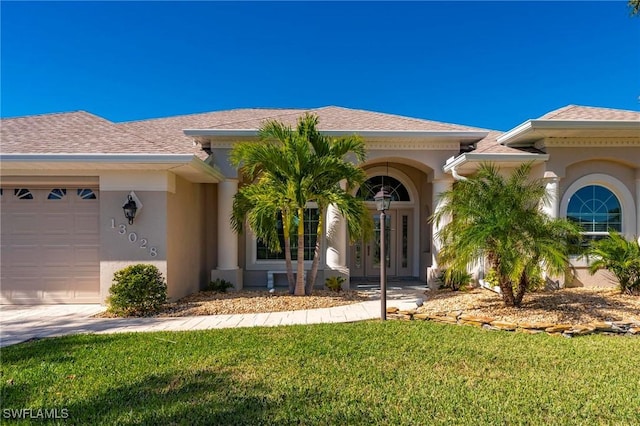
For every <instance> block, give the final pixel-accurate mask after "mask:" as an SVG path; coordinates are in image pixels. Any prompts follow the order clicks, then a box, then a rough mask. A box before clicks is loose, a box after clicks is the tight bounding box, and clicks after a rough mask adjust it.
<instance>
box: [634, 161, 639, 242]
mask: <svg viewBox="0 0 640 426" xmlns="http://www.w3.org/2000/svg"><path fill="white" fill-rule="evenodd" d="M635 235H636V236H637V237H638V241H639V242H640V169H636V233H635Z"/></svg>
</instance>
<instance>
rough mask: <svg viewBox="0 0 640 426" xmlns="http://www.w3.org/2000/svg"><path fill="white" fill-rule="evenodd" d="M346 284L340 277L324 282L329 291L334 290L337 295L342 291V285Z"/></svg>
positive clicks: (330, 278)
mask: <svg viewBox="0 0 640 426" xmlns="http://www.w3.org/2000/svg"><path fill="white" fill-rule="evenodd" d="M343 282H344V278H343V277H340V276H333V277H329V278H327V279H325V280H324V285H325V286H327V288H328V289H329V290H333V291H335V292H337V293H339V292H340V291H342V283H343Z"/></svg>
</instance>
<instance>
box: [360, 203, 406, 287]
mask: <svg viewBox="0 0 640 426" xmlns="http://www.w3.org/2000/svg"><path fill="white" fill-rule="evenodd" d="M412 215H413V210H409V209H407V210H404V209H402V210H401V209H391V210H389V211H388V212H387V214H386V220H385V221H386V222H387V226H386V233H385V257H386V261H387V275H388V276H403V277H404V276H411V275H412V270H411V268H412V262H413V238H414V237H413V234H412V233H413V231H414V229H413V227H412V224H413V221H412V217H413V216H412ZM371 216H372V218H373V222H374V225H375V228H374V229H375V233H374V237H373V238H372V239H371V240H370V241H358V242H356V243H355V244H353V245H352V246H351V258H350V262H349V268H350V271H351V276H352V277H370V278H371V277H379V276H380V265H381V263H382V258H381V254H382V250H381V247H380V212H378V211H371Z"/></svg>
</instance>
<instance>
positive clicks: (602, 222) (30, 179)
mask: <svg viewBox="0 0 640 426" xmlns="http://www.w3.org/2000/svg"><path fill="white" fill-rule="evenodd" d="M306 111H309V112H312V113H315V114H317V115H318V116H319V118H320V129H321V130H322V131H324V132H326V133H327V134H329V135H336V136H338V135H345V134H353V133H357V134H359V135H361V136H362V137H363V138H364V140H365V141H366V145H367V150H368V158H367V161H366V163H364V164H363V165H362V167H363V169H364V170H365V171H366V173H367V176H368V178H369V181H368V184H367V185H366V186H363V188H365V187H366V188H367V189H366V190H364V189H362V190H359V191H360V194H361V195H362V196H365V197H367V199H371V198H372V195H373V194H374V193H375V191H376V190H377V188H379V187H380V185H381V184H382V182H383V179H384V184H385V186H389V187H391V188H392V191H393V197H394V201H393V204H392V207H391V211H390V212H389V215H388V218H389V219H388V224H389V225H390V226H389V228H390V238H389V241H390V253H391V254H392V255H391V256H390V258H389V260H388V268H389V269H388V274H389V275H390V276H396V277H414V278H416V279H420V280H427V279H430V278H431V276H432V275H433V271H434V270H435V269H436V268H437V265H436V262H435V255H436V253H437V251H438V246H437V244H436V243H435V242H434V240H433V234H434V232H436V231H437V230H436V229H433V225H432V224H431V223H429V221H428V218H429V216H430V215H431V213H432V212H433V211H434V210H435V209H437V208H438V202H439V194H440V193H441V192H442V191H444V190H446V189H447V188H449V187H450V186H451V185H452V184H453V182H454V181H455V179H456V178H459V176H463V175H470V174H473V173H474V171H475V170H476V168H477V167H478V165H479V164H480V163H482V162H487V161H488V162H493V163H495V164H497V165H499V167H500V168H502V169H503V170H505V172H508V171H509V169H512V168H513V167H515V166H517V165H519V164H521V163H523V162H533V164H534V168H533V171H532V174H534V175H535V176H538V177H545V178H547V179H548V184H547V189H548V191H549V193H550V194H551V195H552V196H553V203H552V204H551V205H550V206H548V207H547V208H546V211H547V213H548V214H549V215H550V216H554V217H571V218H573V219H574V220H577V221H579V222H580V223H582V224H583V227H584V229H585V233H586V234H587V235H589V236H591V237H593V238H597V237H598V236H600V235H603V233H605V232H606V230H607V229H615V230H618V231H620V232H622V233H623V234H624V235H625V236H627V237H628V238H633V237H634V236H636V235H638V234H640V113H638V112H634V111H622V110H614V109H606V108H593V107H583V106H574V105H570V106H567V107H564V108H561V109H558V110H556V111H552V112H550V113H548V114H546V115H544V116H542V117H540V118H538V119H532V120H528V121H526V122H524V123H522V124H521V125H519V126H517V127H515V128H513V129H512V130H509V131H507V132H504V133H503V132H499V131H493V130H487V129H480V128H474V127H468V126H462V125H457V124H447V123H441V122H435V121H428V120H422V119H416V118H410V117H402V116H397V115H390V114H382V113H377V112H370V111H362V110H355V109H347V108H341V107H334V106H329V107H323V108H316V109H309V110H302V109H238V110H230V111H219V112H210V113H203V114H193V115H182V116H175V117H166V118H159V119H151V120H142V121H134V122H124V123H114V122H111V121H108V120H106V119H103V118H101V117H98V116H95V115H93V114H90V113H88V112H83V111H78V112H69V113H59V114H46V115H37V116H26V117H18V118H7V119H3V120H2V121H1V135H0V136H1V139H0V184H1V189H0V211H1V221H0V231H1V235H0V242H1V245H2V248H1V253H0V256H1V257H0V262H1V263H0V271H1V277H0V279H1V283H0V286H1V298H0V302H1V303H5V304H7V303H11V304H14V303H15V304H18V303H93V302H102V301H104V299H105V297H106V296H107V295H108V289H109V286H110V285H111V281H112V277H113V273H114V272H115V271H116V270H118V269H120V268H122V267H124V266H126V265H128V264H133V263H140V262H144V263H153V264H155V265H157V266H158V267H159V269H160V270H161V271H162V272H163V274H164V275H165V277H166V278H167V283H168V291H169V297H170V298H171V299H177V298H179V297H182V296H185V295H187V294H190V293H193V292H195V291H197V290H198V289H199V288H201V286H203V285H204V284H206V283H207V282H208V281H209V280H210V279H215V278H224V279H226V280H229V281H231V282H232V283H233V284H234V285H235V287H236V288H242V287H263V286H265V285H266V283H267V279H268V277H269V276H271V277H273V279H274V280H275V281H276V285H278V284H283V283H284V276H282V275H280V274H277V271H283V270H284V260H282V258H281V257H282V256H279V255H277V254H274V253H270V252H269V251H268V250H266V248H265V247H263V246H262V245H261V243H260V241H257V240H256V238H255V237H254V236H253V235H252V234H251V233H250V232H246V233H244V234H242V235H237V234H235V233H234V232H233V230H232V229H231V227H230V223H229V216H230V213H231V206H232V200H233V195H234V194H235V193H236V191H237V189H238V186H239V185H242V182H241V177H240V176H238V171H237V170H236V169H235V168H233V167H231V166H230V164H229V162H228V155H229V151H230V150H231V148H232V147H233V145H234V144H235V143H237V142H238V141H249V140H255V139H256V133H257V132H256V130H257V129H258V128H259V126H260V125H261V123H262V122H263V121H264V120H265V119H277V120H279V121H283V122H285V123H290V124H292V125H295V122H296V120H297V118H298V117H299V116H301V115H302V114H304V112H306ZM129 197H131V200H133V201H135V202H136V206H137V211H136V216H135V218H134V219H133V221H131V223H130V221H129V220H128V219H127V218H125V216H124V214H123V205H124V204H125V203H126V202H127V201H128V200H129ZM371 210H372V215H374V217H376V216H377V212H375V209H374V208H373V203H372V204H371ZM316 219H317V217H315V216H314V210H310V211H309V215H308V217H307V218H305V220H307V221H308V222H309V223H312V222H313V221H314V220H316ZM326 219H327V220H326V221H325V223H326V229H325V230H324V239H325V241H324V244H323V247H324V248H325V250H324V253H323V256H322V259H321V266H320V271H319V274H318V282H317V283H316V284H317V285H321V284H322V283H324V279H325V277H327V276H331V275H336V274H339V275H343V276H348V277H375V276H377V275H378V273H379V266H380V256H379V251H378V250H377V246H376V242H375V241H360V242H357V243H355V244H353V245H350V244H349V243H348V236H347V234H346V226H345V224H344V221H343V220H342V219H341V217H340V216H339V215H338V214H336V212H335V211H332V210H331V209H330V210H329V211H328V212H327V218H326ZM309 229H312V227H309ZM308 240H309V242H310V244H311V237H310V238H309V239H308ZM308 252H309V254H311V250H308ZM309 263H310V260H309ZM576 266H578V276H577V281H576V284H578V285H590V284H592V281H593V280H594V279H597V277H596V278H592V277H589V276H588V274H586V271H585V270H584V266H585V265H583V264H580V263H579V262H576ZM274 272H276V273H275V274H274Z"/></svg>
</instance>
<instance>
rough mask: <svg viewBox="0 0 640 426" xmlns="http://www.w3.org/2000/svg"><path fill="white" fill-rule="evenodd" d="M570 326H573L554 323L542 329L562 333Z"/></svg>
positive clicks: (569, 328)
mask: <svg viewBox="0 0 640 426" xmlns="http://www.w3.org/2000/svg"><path fill="white" fill-rule="evenodd" d="M572 327H573V326H572V325H571V324H556V325H554V326H551V327H549V328H545V329H544V331H546V332H547V333H549V334H554V333H562V332H564V331H567V330H571V328H572Z"/></svg>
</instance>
